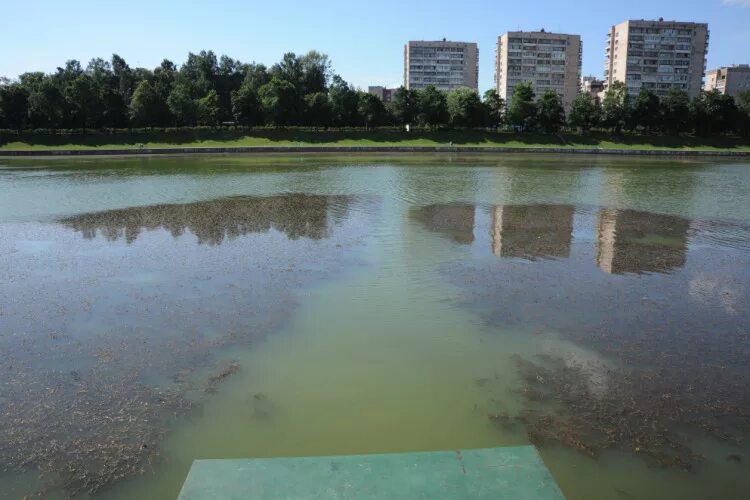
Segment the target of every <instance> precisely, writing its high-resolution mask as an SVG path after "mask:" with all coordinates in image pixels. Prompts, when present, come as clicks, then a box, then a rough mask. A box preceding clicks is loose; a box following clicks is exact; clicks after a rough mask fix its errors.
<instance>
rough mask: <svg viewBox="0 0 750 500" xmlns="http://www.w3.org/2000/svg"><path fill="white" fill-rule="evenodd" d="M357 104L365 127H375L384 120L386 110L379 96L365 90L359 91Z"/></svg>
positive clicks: (386, 113) (386, 114)
mask: <svg viewBox="0 0 750 500" xmlns="http://www.w3.org/2000/svg"><path fill="white" fill-rule="evenodd" d="M358 97H359V104H358V106H357V111H358V114H359V116H360V118H361V119H362V121H363V122H364V126H365V128H368V127H377V126H379V125H382V124H384V123H385V121H386V117H387V116H388V112H387V111H386V109H385V104H383V101H382V100H380V98H379V97H377V96H374V95H372V94H368V93H367V92H359V95H358Z"/></svg>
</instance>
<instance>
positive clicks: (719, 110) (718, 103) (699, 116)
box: [691, 90, 739, 136]
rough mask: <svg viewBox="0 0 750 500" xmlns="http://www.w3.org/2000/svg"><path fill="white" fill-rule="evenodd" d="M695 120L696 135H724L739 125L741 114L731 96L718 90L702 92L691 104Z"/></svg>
mask: <svg viewBox="0 0 750 500" xmlns="http://www.w3.org/2000/svg"><path fill="white" fill-rule="evenodd" d="M691 108H692V113H693V118H694V120H695V133H696V134H698V135H705V136H707V135H711V134H723V133H726V132H729V131H730V130H732V129H733V128H734V126H735V125H736V123H737V121H738V120H737V119H738V116H739V113H738V111H737V106H736V105H735V103H734V99H733V98H732V97H731V96H728V95H724V94H721V93H719V91H718V90H712V91H710V92H701V93H700V95H699V96H698V97H696V98H695V99H693V102H692V103H691Z"/></svg>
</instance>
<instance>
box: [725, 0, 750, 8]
mask: <svg viewBox="0 0 750 500" xmlns="http://www.w3.org/2000/svg"><path fill="white" fill-rule="evenodd" d="M724 5H741V6H742V7H750V0H724Z"/></svg>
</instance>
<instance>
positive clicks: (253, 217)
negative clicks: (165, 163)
mask: <svg viewBox="0 0 750 500" xmlns="http://www.w3.org/2000/svg"><path fill="white" fill-rule="evenodd" d="M350 202H351V198H350V197H348V196H324V195H311V194H285V195H278V196H268V197H254V196H235V197H231V198H221V199H217V200H211V201H202V202H195V203H187V204H175V205H150V206H145V207H131V208H123V209H117V210H108V211H106V212H96V213H90V214H83V215H76V216H73V217H67V218H65V219H62V220H61V221H60V222H62V223H63V224H65V225H66V226H68V227H70V228H72V229H74V230H75V231H80V232H81V233H82V234H83V236H84V237H85V238H87V239H93V238H95V237H96V236H97V234H101V235H102V236H104V237H105V238H107V239H108V240H110V241H115V240H118V239H120V238H122V237H124V238H125V240H126V241H127V242H128V243H132V242H133V241H135V240H136V239H138V236H139V235H140V233H141V231H143V230H144V229H145V230H155V229H160V228H161V229H164V230H166V231H169V232H170V233H172V236H174V237H175V238H176V237H178V236H180V235H182V234H183V233H184V232H185V230H186V229H187V230H189V231H190V232H191V233H193V234H194V235H195V236H196V237H197V238H198V242H199V243H206V244H209V245H220V244H221V243H222V242H223V241H224V239H225V238H229V239H230V240H231V239H234V238H237V237H239V236H243V235H246V234H248V233H262V232H266V231H268V230H269V229H271V228H273V229H275V230H277V231H280V232H283V233H284V234H286V235H287V237H289V238H290V239H298V238H302V237H304V238H309V239H313V240H320V239H323V238H327V237H328V236H329V218H328V215H329V209H331V208H332V207H334V206H335V207H337V208H341V207H343V209H344V210H346V209H347V208H348V206H349V203H350ZM335 212H336V213H337V214H338V213H339V212H340V210H336V211H335ZM333 219H334V221H340V220H341V218H340V217H334V218H333Z"/></svg>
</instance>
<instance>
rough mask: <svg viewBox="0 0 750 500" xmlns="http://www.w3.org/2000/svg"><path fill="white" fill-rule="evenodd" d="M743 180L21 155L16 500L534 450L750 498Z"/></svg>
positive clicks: (13, 212)
mask: <svg viewBox="0 0 750 500" xmlns="http://www.w3.org/2000/svg"><path fill="white" fill-rule="evenodd" d="M748 167H750V164H748V163H742V162H734V161H730V160H717V161H711V160H701V161H693V160H679V161H674V160H667V159H658V160H652V159H634V158H623V159H619V158H593V157H574V156H571V157H564V156H563V157H550V156H539V157H535V156H523V157H512V156H503V157H490V156H486V157H467V156H462V157H447V156H402V157H399V156H394V157H352V158H341V157H327V156H303V157H295V158H289V157H265V158H247V157H241V156H228V157H205V158H199V157H189V158H184V157H173V158H153V159H132V158H128V159H86V160H50V159H45V160H13V161H10V160H0V193H1V194H2V195H1V196H0V277H1V278H2V279H0V349H2V352H3V357H2V358H0V370H1V371H2V373H3V384H2V385H0V416H2V419H0V458H2V463H3V465H4V469H5V472H2V471H1V470H0V484H2V485H3V487H2V488H0V496H2V497H5V498H20V497H23V496H24V495H26V494H30V493H34V492H37V491H43V492H44V493H46V495H47V496H48V497H49V498H58V497H64V496H66V495H73V496H80V497H88V496H94V497H100V496H101V497H107V498H112V497H114V498H165V497H174V496H176V494H177V492H178V491H179V488H180V486H181V483H182V481H183V480H184V477H185V474H186V472H187V470H188V468H189V466H190V463H191V462H192V460H193V459H196V458H232V457H272V456H302V455H321V454H345V453H376V452H396V451H423V450H440V449H452V448H471V447H489V446H506V445H519V444H527V443H533V444H535V445H537V446H538V447H539V448H540V450H541V452H542V456H543V458H544V460H545V462H546V464H547V466H548V467H549V468H550V470H551V471H552V473H553V475H554V476H555V478H556V479H557V481H558V482H559V484H560V486H561V488H562V489H563V491H564V493H565V494H566V495H567V496H568V497H569V498H584V499H588V498H590V499H600V498H604V499H607V498H612V499H621V498H628V497H633V498H707V497H720V498H747V496H748V493H749V492H750V480H749V479H748V477H749V476H748V474H747V470H748V469H747V464H748V461H750V453H749V451H750V450H748V448H747V445H746V444H744V443H745V442H746V441H747V437H748V435H749V434H750V389H749V387H750V384H749V383H748V374H749V372H748V368H749V367H750V337H748V327H749V326H750V316H749V313H748V312H747V311H746V308H745V307H744V305H745V304H746V303H747V302H748V298H749V297H748V294H749V293H750V266H748V264H750V200H748V197H747V196H746V193H747V192H748V189H749V188H750V168H748Z"/></svg>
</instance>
